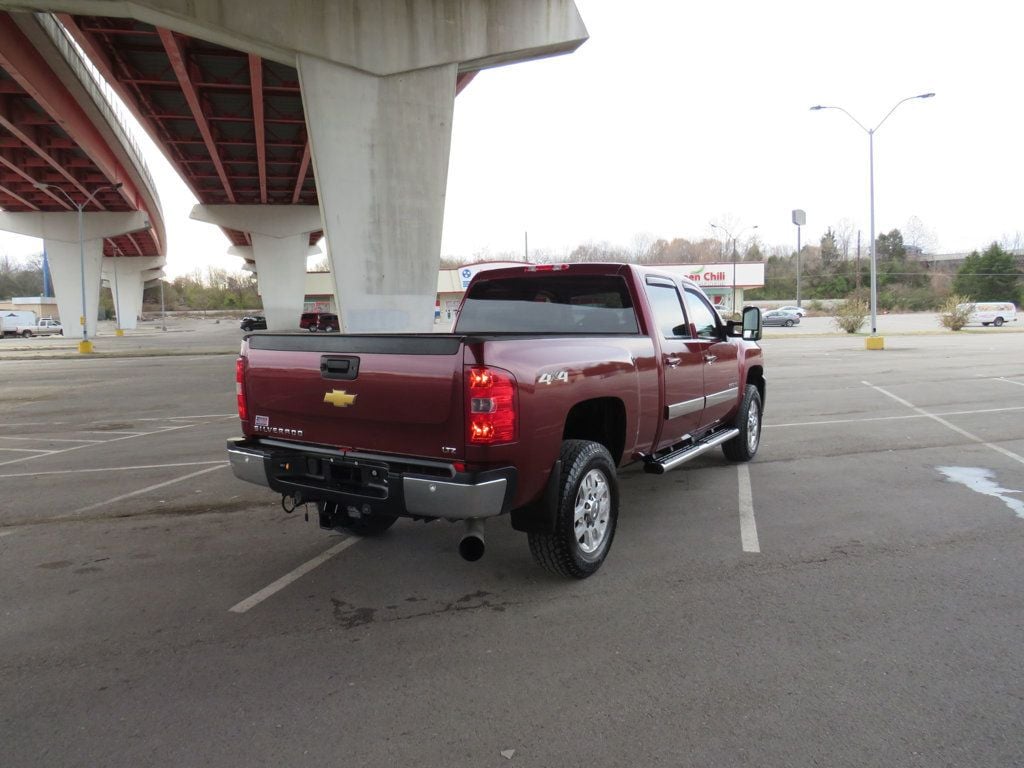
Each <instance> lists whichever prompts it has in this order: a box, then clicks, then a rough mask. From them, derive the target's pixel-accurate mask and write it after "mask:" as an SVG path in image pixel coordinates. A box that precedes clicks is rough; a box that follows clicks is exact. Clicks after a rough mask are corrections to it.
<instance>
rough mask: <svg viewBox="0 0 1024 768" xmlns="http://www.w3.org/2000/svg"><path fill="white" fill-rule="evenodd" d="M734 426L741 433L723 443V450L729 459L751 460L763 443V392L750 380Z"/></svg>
mask: <svg viewBox="0 0 1024 768" xmlns="http://www.w3.org/2000/svg"><path fill="white" fill-rule="evenodd" d="M733 426H735V427H736V428H737V429H739V431H740V433H739V434H738V435H736V437H734V438H733V439H732V440H729V441H728V442H725V443H722V452H723V453H724V454H725V458H727V459H729V461H750V460H751V459H752V458H754V454H755V453H757V447H758V446H759V445H760V444H761V393H760V392H759V391H758V389H757V387H756V386H755V385H754V384H752V383H750V382H748V383H747V391H746V392H745V393H744V394H743V402H742V403H741V404H740V410H739V413H737V414H736V421H735V422H733Z"/></svg>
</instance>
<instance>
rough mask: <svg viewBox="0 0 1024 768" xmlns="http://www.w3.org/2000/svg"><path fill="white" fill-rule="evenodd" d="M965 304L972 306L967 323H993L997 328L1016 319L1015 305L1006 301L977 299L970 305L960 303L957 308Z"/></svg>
mask: <svg viewBox="0 0 1024 768" xmlns="http://www.w3.org/2000/svg"><path fill="white" fill-rule="evenodd" d="M965 306H970V307H972V309H971V315H970V317H969V318H968V319H967V324H968V325H979V324H981V325H994V326H995V327H996V328H998V327H999V326H1001V325H1002V324H1003V323H1013V322H1016V320H1017V307H1015V306H1014V305H1013V304H1011V303H1010V302H1008V301H979V302H977V303H976V304H971V305H968V304H960V305H958V306H957V309H959V308H960V307H965Z"/></svg>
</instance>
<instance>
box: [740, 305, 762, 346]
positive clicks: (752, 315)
mask: <svg viewBox="0 0 1024 768" xmlns="http://www.w3.org/2000/svg"><path fill="white" fill-rule="evenodd" d="M743 338H744V339H746V340H747V341H760V340H761V310H760V309H758V308H757V307H744V308H743Z"/></svg>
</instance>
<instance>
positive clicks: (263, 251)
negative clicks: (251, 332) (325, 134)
mask: <svg viewBox="0 0 1024 768" xmlns="http://www.w3.org/2000/svg"><path fill="white" fill-rule="evenodd" d="M192 218H193V219H196V220H198V221H205V222H207V223H209V224H216V225H217V226H219V227H228V228H230V229H237V230H241V231H242V232H248V233H249V237H250V239H251V240H252V256H251V257H252V258H253V260H254V261H255V262H256V271H257V272H258V273H259V285H260V295H261V297H262V298H263V313H264V315H265V316H266V318H267V329H268V330H274V331H285V330H293V329H295V328H298V327H299V319H300V316H301V315H302V306H303V302H304V300H305V297H306V253H307V252H308V250H309V236H310V234H311V233H312V232H315V231H316V230H318V229H320V211H319V209H318V208H317V207H316V206H315V205H197V206H195V207H194V208H193V209H192ZM230 252H234V253H238V254H240V255H241V254H243V253H244V251H243V248H240V247H235V248H232V249H231V251H230Z"/></svg>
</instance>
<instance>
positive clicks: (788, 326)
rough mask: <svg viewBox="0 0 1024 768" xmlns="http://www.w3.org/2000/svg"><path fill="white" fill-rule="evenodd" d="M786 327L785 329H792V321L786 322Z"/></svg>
mask: <svg viewBox="0 0 1024 768" xmlns="http://www.w3.org/2000/svg"><path fill="white" fill-rule="evenodd" d="M786 327H787V328H792V327H793V321H792V320H787V321H786Z"/></svg>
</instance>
